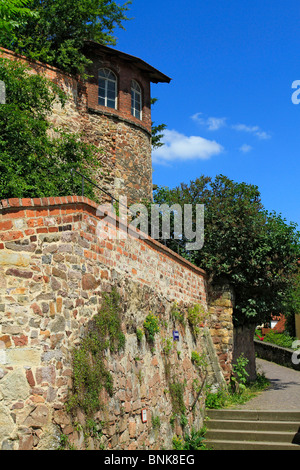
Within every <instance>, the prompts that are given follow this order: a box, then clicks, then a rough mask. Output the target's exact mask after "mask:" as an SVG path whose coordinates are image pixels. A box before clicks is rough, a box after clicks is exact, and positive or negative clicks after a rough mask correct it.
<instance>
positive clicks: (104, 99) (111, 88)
mask: <svg viewBox="0 0 300 470" xmlns="http://www.w3.org/2000/svg"><path fill="white" fill-rule="evenodd" d="M98 84H99V86H98V104H100V105H101V106H106V107H107V108H113V109H117V77H116V76H115V74H114V73H113V72H112V71H111V70H109V69H100V70H99V74H98Z"/></svg>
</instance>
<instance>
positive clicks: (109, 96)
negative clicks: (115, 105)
mask: <svg viewBox="0 0 300 470" xmlns="http://www.w3.org/2000/svg"><path fill="white" fill-rule="evenodd" d="M107 98H108V99H110V100H115V98H116V94H115V92H114V91H109V90H108V91H107Z"/></svg>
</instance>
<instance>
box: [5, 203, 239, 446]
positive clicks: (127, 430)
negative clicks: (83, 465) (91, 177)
mask: <svg viewBox="0 0 300 470" xmlns="http://www.w3.org/2000/svg"><path fill="white" fill-rule="evenodd" d="M101 221H102V222H103V218H102V219H101V217H100V216H99V215H97V205H96V204H95V203H93V202H92V201H90V200H88V199H86V198H83V197H77V196H72V197H66V198H45V199H21V200H19V199H9V200H4V201H2V202H1V206H0V447H1V448H2V449H13V450H18V449H20V450H23V449H25V450H26V449H38V450H45V449H56V448H58V446H59V442H60V437H61V436H64V437H65V440H66V441H67V442H68V443H69V445H72V446H75V447H76V448H77V449H84V448H91V449H97V448H103V447H104V448H106V449H143V448H145V449H162V448H165V449H171V448H172V437H173V436H174V435H181V434H182V432H183V426H182V425H183V424H184V425H185V430H189V429H191V427H192V426H194V427H195V428H196V429H199V428H200V427H201V426H202V424H203V415H204V393H203V390H202V393H200V392H201V390H199V387H200V388H201V384H202V382H203V379H204V377H205V374H206V371H207V374H208V375H207V384H209V385H212V386H213V387H218V386H220V384H223V383H225V380H228V377H229V373H230V356H231V351H232V326H231V314H232V308H231V307H232V303H231V298H230V296H228V295H226V292H225V293H224V291H222V290H219V291H217V292H216V293H215V295H214V296H213V297H211V299H212V300H211V302H212V303H211V306H209V305H208V304H209V303H210V301H209V300H208V294H207V286H206V276H205V273H204V272H203V271H202V270H201V269H199V268H197V267H195V266H193V265H192V264H190V263H189V262H188V261H186V260H184V259H183V258H181V257H180V256H178V255H177V254H176V253H174V252H172V251H171V250H169V249H168V248H166V247H164V246H162V245H160V244H159V243H157V242H156V241H155V240H152V239H150V238H149V237H147V236H145V237H144V238H138V237H137V234H136V233H134V232H132V233H131V232H130V231H129V233H128V227H127V226H124V225H122V223H121V222H120V221H119V220H118V219H116V218H114V217H111V219H110V221H109V222H108V223H106V224H105V225H104V226H101V227H102V230H100V231H99V222H101ZM105 232H106V235H105ZM112 288H115V289H116V290H117V291H118V293H119V295H120V299H121V310H122V331H123V333H124V335H125V338H126V343H125V347H124V349H123V350H121V351H120V352H119V353H111V352H109V351H107V352H106V356H105V360H106V365H107V369H108V370H109V371H110V372H111V374H112V377H113V389H114V391H113V394H112V396H110V395H109V394H108V393H107V392H106V391H104V390H103V393H102V392H101V393H102V403H103V407H102V408H101V410H99V412H98V413H96V414H95V416H94V417H93V423H95V426H98V428H97V429H98V430H99V427H101V437H100V438H96V437H95V432H94V434H92V435H91V434H90V435H89V436H88V437H87V434H86V425H87V420H86V416H85V415H84V414H83V413H82V412H80V411H79V412H78V413H77V414H76V416H73V417H71V416H70V415H69V414H68V413H67V412H66V410H65V402H66V399H67V397H68V394H69V392H70V389H71V387H72V379H73V369H72V350H73V348H74V347H75V348H78V347H79V346H80V344H81V341H82V339H83V338H84V335H85V333H86V330H87V326H88V324H89V322H90V320H91V319H92V318H93V317H94V315H95V314H97V312H98V311H99V309H100V308H101V305H102V302H103V295H104V294H105V293H108V292H110V291H111V290H112ZM175 305H176V309H179V310H180V312H182V313H183V314H184V316H185V323H184V324H183V322H180V321H178V317H177V319H176V317H175V316H174V314H172V312H173V310H174V306H175ZM195 305H200V306H202V309H203V312H204V316H203V318H202V323H201V324H199V325H198V327H199V332H198V335H197V336H195V334H193V330H192V329H191V327H190V326H189V323H188V321H187V311H188V308H189V307H193V306H195ZM150 312H152V313H153V314H154V315H155V316H156V317H157V318H158V320H159V325H160V331H159V333H158V334H157V335H156V337H155V343H154V348H153V347H152V346H151V345H149V344H148V342H147V340H146V337H145V335H144V336H143V337H142V339H141V341H139V340H138V338H137V329H140V330H143V323H144V320H145V318H146V316H147V315H148V314H149V313H150ZM173 330H176V331H178V332H179V341H173ZM213 344H214V345H215V347H213ZM195 351H196V352H197V353H198V354H199V355H200V356H201V355H202V354H203V355H204V358H205V362H206V364H205V365H204V364H202V366H201V367H199V366H197V364H196V363H195V361H192V359H191V358H192V353H193V352H195ZM170 380H171V381H172V383H177V384H179V385H180V387H181V390H182V399H183V403H184V408H185V413H184V423H182V416H176V417H175V415H174V403H173V402H172V399H171V398H172V397H171V389H170ZM199 393H200V394H199ZM198 394H199V395H198ZM142 409H146V412H147V422H143V421H142V419H141V411H142ZM153 418H155V419H153ZM94 431H95V429H94ZM99 436H100V434H99V435H98V437H99Z"/></svg>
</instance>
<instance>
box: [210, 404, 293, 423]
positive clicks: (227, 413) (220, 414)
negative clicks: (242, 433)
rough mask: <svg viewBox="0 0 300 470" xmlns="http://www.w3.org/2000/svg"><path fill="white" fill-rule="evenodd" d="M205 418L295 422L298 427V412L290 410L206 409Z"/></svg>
mask: <svg viewBox="0 0 300 470" xmlns="http://www.w3.org/2000/svg"><path fill="white" fill-rule="evenodd" d="M206 416H207V417H208V418H211V419H226V420H228V419H233V420H236V419H237V420H241V419H247V420H254V421H260V420H262V421H268V420H269V421H296V422H298V423H299V425H300V411H291V410H286V411H284V410H280V411H277V410H274V411H270V410H267V411H263V410H241V409H240V410H236V409H234V410H233V409H230V408H225V409H220V410H217V409H216V410H214V409H211V410H210V409H207V410H206Z"/></svg>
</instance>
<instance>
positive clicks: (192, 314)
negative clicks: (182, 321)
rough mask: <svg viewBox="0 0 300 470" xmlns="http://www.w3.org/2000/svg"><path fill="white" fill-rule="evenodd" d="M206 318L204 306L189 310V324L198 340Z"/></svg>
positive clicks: (193, 307)
mask: <svg viewBox="0 0 300 470" xmlns="http://www.w3.org/2000/svg"><path fill="white" fill-rule="evenodd" d="M205 316H206V313H205V310H204V308H203V307H202V305H199V304H196V305H193V306H192V307H190V308H189V309H188V314H187V317H188V322H189V325H190V327H191V330H192V333H193V336H194V337H195V338H197V336H198V335H199V333H200V326H203V321H204V319H205Z"/></svg>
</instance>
